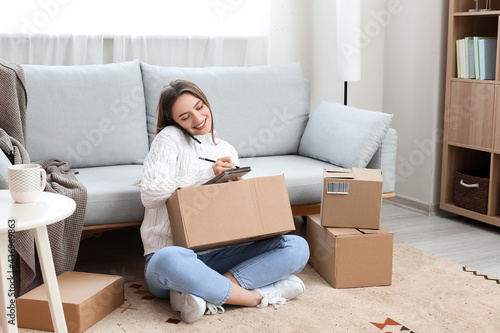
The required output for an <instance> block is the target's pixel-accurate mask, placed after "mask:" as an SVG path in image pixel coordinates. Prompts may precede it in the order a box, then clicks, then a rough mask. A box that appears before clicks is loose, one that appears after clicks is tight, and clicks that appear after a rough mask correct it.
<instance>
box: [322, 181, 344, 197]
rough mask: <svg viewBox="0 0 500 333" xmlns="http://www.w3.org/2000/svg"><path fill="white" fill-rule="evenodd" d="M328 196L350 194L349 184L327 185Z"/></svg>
mask: <svg viewBox="0 0 500 333" xmlns="http://www.w3.org/2000/svg"><path fill="white" fill-rule="evenodd" d="M326 193H327V194H349V183H340V182H331V183H326Z"/></svg>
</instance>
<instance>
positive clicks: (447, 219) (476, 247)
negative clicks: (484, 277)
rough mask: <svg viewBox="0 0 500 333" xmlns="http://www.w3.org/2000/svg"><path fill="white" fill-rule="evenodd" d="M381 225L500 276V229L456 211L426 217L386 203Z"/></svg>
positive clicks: (408, 240) (403, 239)
mask: <svg viewBox="0 0 500 333" xmlns="http://www.w3.org/2000/svg"><path fill="white" fill-rule="evenodd" d="M381 225H382V226H383V227H384V228H386V229H388V230H389V231H391V232H393V233H394V242H395V243H398V242H404V243H406V244H408V245H411V246H414V247H416V248H418V249H421V250H423V251H426V252H429V253H433V254H435V255H438V256H440V257H442V258H446V259H448V260H451V261H454V262H456V263H459V264H461V265H464V266H467V267H469V268H471V269H474V270H477V271H479V272H482V273H483V274H488V275H492V276H495V277H500V228H499V227H495V226H491V225H488V224H485V223H482V222H478V221H475V220H470V219H467V218H464V217H461V216H457V215H454V214H448V213H443V214H442V216H425V215H423V214H420V213H416V212H413V211H410V210H407V209H403V208H400V207H397V206H395V205H393V204H384V205H382V221H381Z"/></svg>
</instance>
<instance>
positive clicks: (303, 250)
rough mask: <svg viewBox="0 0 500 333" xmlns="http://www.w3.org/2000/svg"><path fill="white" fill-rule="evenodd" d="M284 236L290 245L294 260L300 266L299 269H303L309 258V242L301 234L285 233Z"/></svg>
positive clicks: (288, 245)
mask: <svg viewBox="0 0 500 333" xmlns="http://www.w3.org/2000/svg"><path fill="white" fill-rule="evenodd" d="M283 237H285V240H286V244H287V247H290V250H291V252H292V256H293V260H294V262H296V263H297V265H298V266H300V269H299V270H302V268H304V266H305V265H306V264H307V261H308V260H309V244H308V243H307V241H306V240H305V239H304V238H303V237H300V236H296V235H285V236H283Z"/></svg>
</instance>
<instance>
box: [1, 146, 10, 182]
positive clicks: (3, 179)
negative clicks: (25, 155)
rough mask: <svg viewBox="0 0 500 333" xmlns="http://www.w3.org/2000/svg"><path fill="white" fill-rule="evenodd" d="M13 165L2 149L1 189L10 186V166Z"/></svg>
mask: <svg viewBox="0 0 500 333" xmlns="http://www.w3.org/2000/svg"><path fill="white" fill-rule="evenodd" d="M10 165H12V164H11V163H10V161H9V159H8V158H7V156H6V155H5V154H4V153H3V151H1V150H0V190H5V189H8V188H9V174H8V168H9V166H10Z"/></svg>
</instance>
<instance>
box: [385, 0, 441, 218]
mask: <svg viewBox="0 0 500 333" xmlns="http://www.w3.org/2000/svg"><path fill="white" fill-rule="evenodd" d="M401 3H402V5H401V7H402V10H401V14H399V15H397V16H395V17H394V19H393V21H392V22H391V24H390V25H388V27H387V29H386V44H385V63H386V65H385V71H384V111H386V112H388V113H393V114H394V115H395V117H394V121H393V126H394V128H396V129H397V130H398V132H399V145H398V166H397V175H398V179H397V184H396V188H397V194H398V196H399V197H400V198H402V199H410V200H413V201H415V202H417V203H421V206H422V209H425V206H426V205H429V207H428V209H429V211H430V212H431V213H432V212H433V210H434V209H435V208H436V207H437V204H438V202H439V190H440V180H441V151H442V115H443V110H444V79H445V60H446V52H445V41H446V34H447V21H448V20H447V13H448V1H446V0H440V1H436V0H419V1H412V0H406V1H401Z"/></svg>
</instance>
